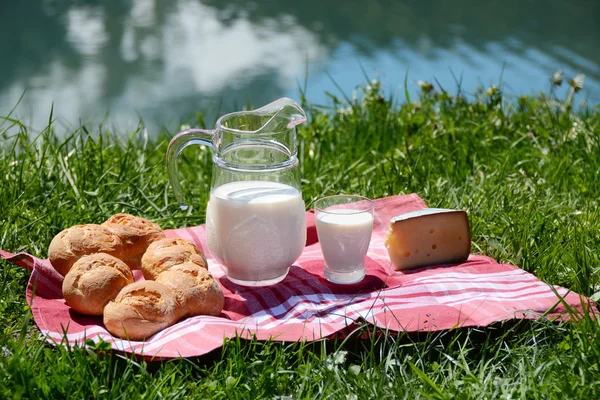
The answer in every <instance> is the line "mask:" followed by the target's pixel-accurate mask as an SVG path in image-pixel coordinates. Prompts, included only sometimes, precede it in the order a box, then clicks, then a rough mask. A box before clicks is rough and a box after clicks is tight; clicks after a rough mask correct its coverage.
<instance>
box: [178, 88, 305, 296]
mask: <svg viewBox="0 0 600 400" xmlns="http://www.w3.org/2000/svg"><path fill="white" fill-rule="evenodd" d="M305 121H306V114H305V113H304V110H302V108H301V107H300V106H299V105H298V104H297V103H296V102H294V101H293V100H291V99H288V98H282V99H279V100H277V101H274V102H273V103H270V104H268V105H266V106H264V107H262V108H259V109H257V110H253V111H242V112H235V113H231V114H227V115H224V116H222V117H221V118H219V119H218V120H217V123H216V128H215V129H214V130H204V129H190V130H187V131H184V132H180V133H179V134H177V135H176V136H175V137H174V138H173V140H171V143H169V147H168V149H167V168H168V171H169V180H170V181H171V185H172V187H173V190H174V192H175V196H176V197H177V200H178V201H179V204H180V206H181V208H183V209H186V208H187V204H186V201H185V199H184V196H183V192H182V190H181V185H180V183H179V178H178V170H177V157H178V156H179V154H181V152H182V150H183V149H184V148H185V147H187V146H189V145H191V144H200V145H205V146H208V147H211V148H212V150H213V162H214V166H213V169H212V171H213V172H212V182H211V192H210V199H209V202H208V205H207V209H206V236H207V243H208V249H209V251H210V253H211V254H212V256H213V257H215V258H216V259H217V260H218V261H219V262H220V263H221V264H223V266H225V267H226V269H227V276H228V278H229V279H230V280H231V281H232V282H235V283H237V284H240V285H244V286H266V285H272V284H275V283H277V282H280V281H281V280H283V279H284V278H285V277H286V275H287V273H288V271H289V268H290V266H291V265H292V264H293V263H294V262H295V261H296V260H297V259H298V257H300V254H301V253H302V250H303V249H304V245H305V243H306V220H305V214H304V212H305V205H304V201H303V200H302V191H301V187H300V170H299V164H298V158H297V157H296V153H297V149H296V126H297V125H299V124H301V123H303V122H305Z"/></svg>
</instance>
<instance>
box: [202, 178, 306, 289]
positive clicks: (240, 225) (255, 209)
mask: <svg viewBox="0 0 600 400" xmlns="http://www.w3.org/2000/svg"><path fill="white" fill-rule="evenodd" d="M206 235H207V244H208V248H209V250H210V252H211V254H212V255H213V257H215V258H216V259H217V260H218V261H219V262H220V263H221V264H223V265H224V266H226V268H227V275H228V277H229V279H230V280H231V281H233V282H235V283H240V284H243V285H246V286H249V285H250V286H262V285H270V284H274V283H277V282H279V281H281V280H283V279H284V278H285V277H286V275H287V273H288V271H289V267H290V266H291V265H292V264H293V263H294V262H295V261H296V259H298V257H300V254H301V253H302V250H303V249H304V245H305V243H306V220H305V205H304V201H303V200H302V196H301V193H300V191H299V190H298V189H296V188H294V187H292V186H289V185H286V184H283V183H277V182H268V181H238V182H231V183H226V184H224V185H221V186H219V187H216V188H214V189H213V190H212V192H211V195H210V201H209V203H208V206H207V211H206Z"/></svg>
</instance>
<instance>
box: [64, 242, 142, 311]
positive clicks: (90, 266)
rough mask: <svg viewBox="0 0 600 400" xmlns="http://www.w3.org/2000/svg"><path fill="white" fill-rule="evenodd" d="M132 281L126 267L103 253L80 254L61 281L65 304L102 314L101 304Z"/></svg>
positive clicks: (79, 309)
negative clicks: (81, 255)
mask: <svg viewBox="0 0 600 400" xmlns="http://www.w3.org/2000/svg"><path fill="white" fill-rule="evenodd" d="M130 283H133V275H132V274H131V270H130V269H129V267H128V266H127V265H126V264H125V263H124V262H123V261H121V260H119V259H118V258H115V257H113V256H111V255H109V254H106V253H96V254H91V255H89V256H83V257H81V258H80V259H79V260H77V261H76V262H75V264H73V267H71V270H70V271H69V272H68V273H67V275H66V276H65V279H64V281H63V285H62V292H63V296H64V297H65V301H66V302H67V305H69V306H70V307H71V308H73V309H74V310H75V311H78V312H80V313H82V314H87V315H102V311H103V310H104V306H106V304H108V302H109V301H111V300H113V299H114V298H115V297H116V296H117V294H119V292H120V291H121V289H123V288H124V287H125V286H127V285H129V284H130Z"/></svg>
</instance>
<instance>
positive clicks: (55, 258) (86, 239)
mask: <svg viewBox="0 0 600 400" xmlns="http://www.w3.org/2000/svg"><path fill="white" fill-rule="evenodd" d="M94 253H106V254H110V255H112V256H115V257H117V258H119V259H121V258H122V257H123V242H122V241H121V239H120V238H119V237H118V236H117V235H115V234H114V233H112V232H111V231H110V230H109V229H108V228H106V227H104V226H102V225H95V224H88V225H75V226H72V227H70V228H68V229H65V230H64V231H62V232H60V233H59V234H58V235H56V236H55V237H54V239H52V242H50V247H49V248H48V258H49V259H50V263H51V264H52V266H53V267H54V269H56V270H57V271H58V273H60V274H61V275H62V276H65V275H67V272H69V270H70V269H71V266H72V265H73V264H74V263H75V261H77V260H79V259H80V258H81V257H83V256H86V255H89V254H94Z"/></svg>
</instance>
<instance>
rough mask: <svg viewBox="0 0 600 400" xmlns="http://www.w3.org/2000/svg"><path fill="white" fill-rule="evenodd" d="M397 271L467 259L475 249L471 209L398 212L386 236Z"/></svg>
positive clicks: (389, 251)
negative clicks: (468, 210) (400, 213)
mask: <svg viewBox="0 0 600 400" xmlns="http://www.w3.org/2000/svg"><path fill="white" fill-rule="evenodd" d="M385 246H386V247H387V249H388V254H389V256H390V260H391V262H392V264H393V265H394V268H395V269H396V270H397V271H401V270H407V269H411V268H419V267H425V266H430V265H439V264H450V263H459V262H463V261H466V259H467V258H468V257H469V252H470V250H471V228H470V227H469V219H468V218H467V212H466V211H462V210H447V209H442V208H424V209H422V210H418V211H413V212H409V213H406V214H402V215H398V216H396V217H394V218H392V219H391V221H390V230H389V232H388V236H387V238H386V240H385Z"/></svg>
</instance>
